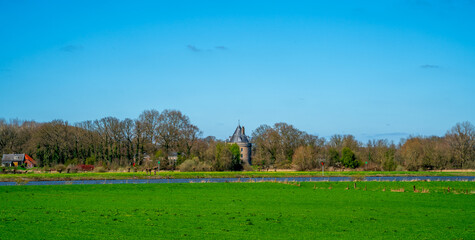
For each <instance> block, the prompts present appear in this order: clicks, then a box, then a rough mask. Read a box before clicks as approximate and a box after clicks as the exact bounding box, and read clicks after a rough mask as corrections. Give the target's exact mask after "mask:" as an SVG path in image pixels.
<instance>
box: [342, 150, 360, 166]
mask: <svg viewBox="0 0 475 240" xmlns="http://www.w3.org/2000/svg"><path fill="white" fill-rule="evenodd" d="M341 153H342V154H341V163H342V164H343V166H345V167H348V168H357V167H358V166H360V162H359V161H358V160H356V156H355V154H354V153H353V151H351V149H350V148H349V147H345V148H343V150H342V151H341Z"/></svg>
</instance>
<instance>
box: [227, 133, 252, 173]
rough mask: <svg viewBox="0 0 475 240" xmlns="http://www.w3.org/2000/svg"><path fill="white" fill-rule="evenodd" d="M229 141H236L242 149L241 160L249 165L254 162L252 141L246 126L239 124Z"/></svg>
mask: <svg viewBox="0 0 475 240" xmlns="http://www.w3.org/2000/svg"><path fill="white" fill-rule="evenodd" d="M228 143H236V144H237V145H238V146H239V149H240V151H241V160H242V161H243V162H245V163H248V164H249V165H251V164H252V159H251V158H252V154H251V142H250V141H249V138H248V137H247V136H246V132H245V130H244V126H241V124H239V125H238V126H237V128H236V130H235V131H234V134H233V136H231V137H230V138H229V142H228Z"/></svg>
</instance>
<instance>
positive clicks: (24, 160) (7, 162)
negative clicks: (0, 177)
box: [2, 153, 36, 168]
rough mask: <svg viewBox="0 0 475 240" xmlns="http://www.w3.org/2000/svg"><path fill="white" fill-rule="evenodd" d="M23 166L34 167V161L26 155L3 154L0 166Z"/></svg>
mask: <svg viewBox="0 0 475 240" xmlns="http://www.w3.org/2000/svg"><path fill="white" fill-rule="evenodd" d="M21 165H25V166H26V167H29V168H31V167H35V166H36V161H35V160H34V159H33V158H32V157H30V156H28V155H27V154H24V153H23V154H3V157H2V166H5V167H18V166H21Z"/></svg>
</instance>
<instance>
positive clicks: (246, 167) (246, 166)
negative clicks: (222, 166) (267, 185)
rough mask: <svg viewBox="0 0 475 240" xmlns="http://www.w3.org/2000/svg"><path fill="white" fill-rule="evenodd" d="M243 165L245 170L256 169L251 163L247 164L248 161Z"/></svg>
mask: <svg viewBox="0 0 475 240" xmlns="http://www.w3.org/2000/svg"><path fill="white" fill-rule="evenodd" d="M242 167H243V170H244V171H249V172H250V171H256V170H255V169H254V168H253V167H252V166H251V165H249V164H247V163H244V164H243V165H242Z"/></svg>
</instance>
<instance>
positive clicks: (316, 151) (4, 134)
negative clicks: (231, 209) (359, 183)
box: [0, 110, 475, 171]
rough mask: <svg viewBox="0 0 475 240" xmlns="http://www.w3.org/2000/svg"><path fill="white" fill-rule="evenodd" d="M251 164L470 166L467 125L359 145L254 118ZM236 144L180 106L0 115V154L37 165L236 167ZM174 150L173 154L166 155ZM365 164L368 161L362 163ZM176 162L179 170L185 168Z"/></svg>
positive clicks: (474, 149)
mask: <svg viewBox="0 0 475 240" xmlns="http://www.w3.org/2000/svg"><path fill="white" fill-rule="evenodd" d="M252 143H253V165H255V166H260V167H262V168H295V169H297V170H311V169H315V168H317V167H318V165H319V164H320V163H321V162H325V163H326V166H331V167H335V168H358V167H365V168H366V169H369V170H396V169H408V170H422V169H424V170H425V169H451V168H475V129H474V126H473V125H472V124H471V123H470V122H463V123H458V124H456V125H455V126H454V127H453V128H452V129H450V130H449V131H448V132H447V134H446V135H445V136H442V137H437V136H431V137H420V136H416V137H409V138H408V139H406V140H404V141H401V143H399V144H398V145H395V144H394V143H391V142H389V141H387V140H372V141H369V142H367V143H365V144H363V143H361V142H359V141H357V140H356V139H355V137H354V136H352V135H334V136H332V137H330V138H329V139H324V138H321V137H318V136H314V135H311V134H308V133H306V132H303V131H300V130H298V129H297V128H295V127H294V126H292V125H290V124H286V123H276V124H274V125H273V126H268V125H261V126H259V127H258V128H257V129H256V130H255V131H254V132H253V133H252ZM239 150H240V149H239V147H238V146H237V145H230V144H227V143H225V142H224V141H221V140H217V139H216V138H215V137H211V136H209V137H204V138H203V137H202V133H201V131H200V130H199V128H198V127H197V126H195V125H193V124H192V123H191V122H190V119H189V118H188V117H187V116H186V115H184V114H182V113H181V112H180V111H175V110H165V111H163V112H158V111H157V110H147V111H144V112H142V113H141V114H140V116H139V117H138V118H137V119H128V118H126V119H123V120H120V119H117V118H114V117H105V118H102V119H98V120H94V121H85V122H81V123H77V124H74V125H70V124H69V123H68V122H65V121H62V120H54V121H51V122H47V123H37V122H34V121H25V122H21V121H18V120H12V121H9V122H6V121H5V120H0V153H27V154H29V155H30V156H32V157H33V158H35V159H36V160H39V162H40V165H41V166H53V165H56V164H66V165H68V164H83V163H84V164H96V165H103V166H106V167H111V168H112V167H119V166H128V165H131V164H132V163H136V164H138V165H147V164H148V165H150V164H153V163H156V161H158V160H160V161H161V168H168V169H175V168H176V167H178V166H179V165H180V164H182V163H183V162H185V160H189V161H187V162H186V164H185V165H186V169H193V170H216V171H224V170H241V169H243V167H246V166H243V165H242V164H241V161H240V159H239V157H240V152H239ZM174 153H177V155H178V160H177V161H170V160H169V159H170V158H169V156H170V155H171V154H174ZM365 163H368V164H365ZM185 165H183V169H184V168H185Z"/></svg>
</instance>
